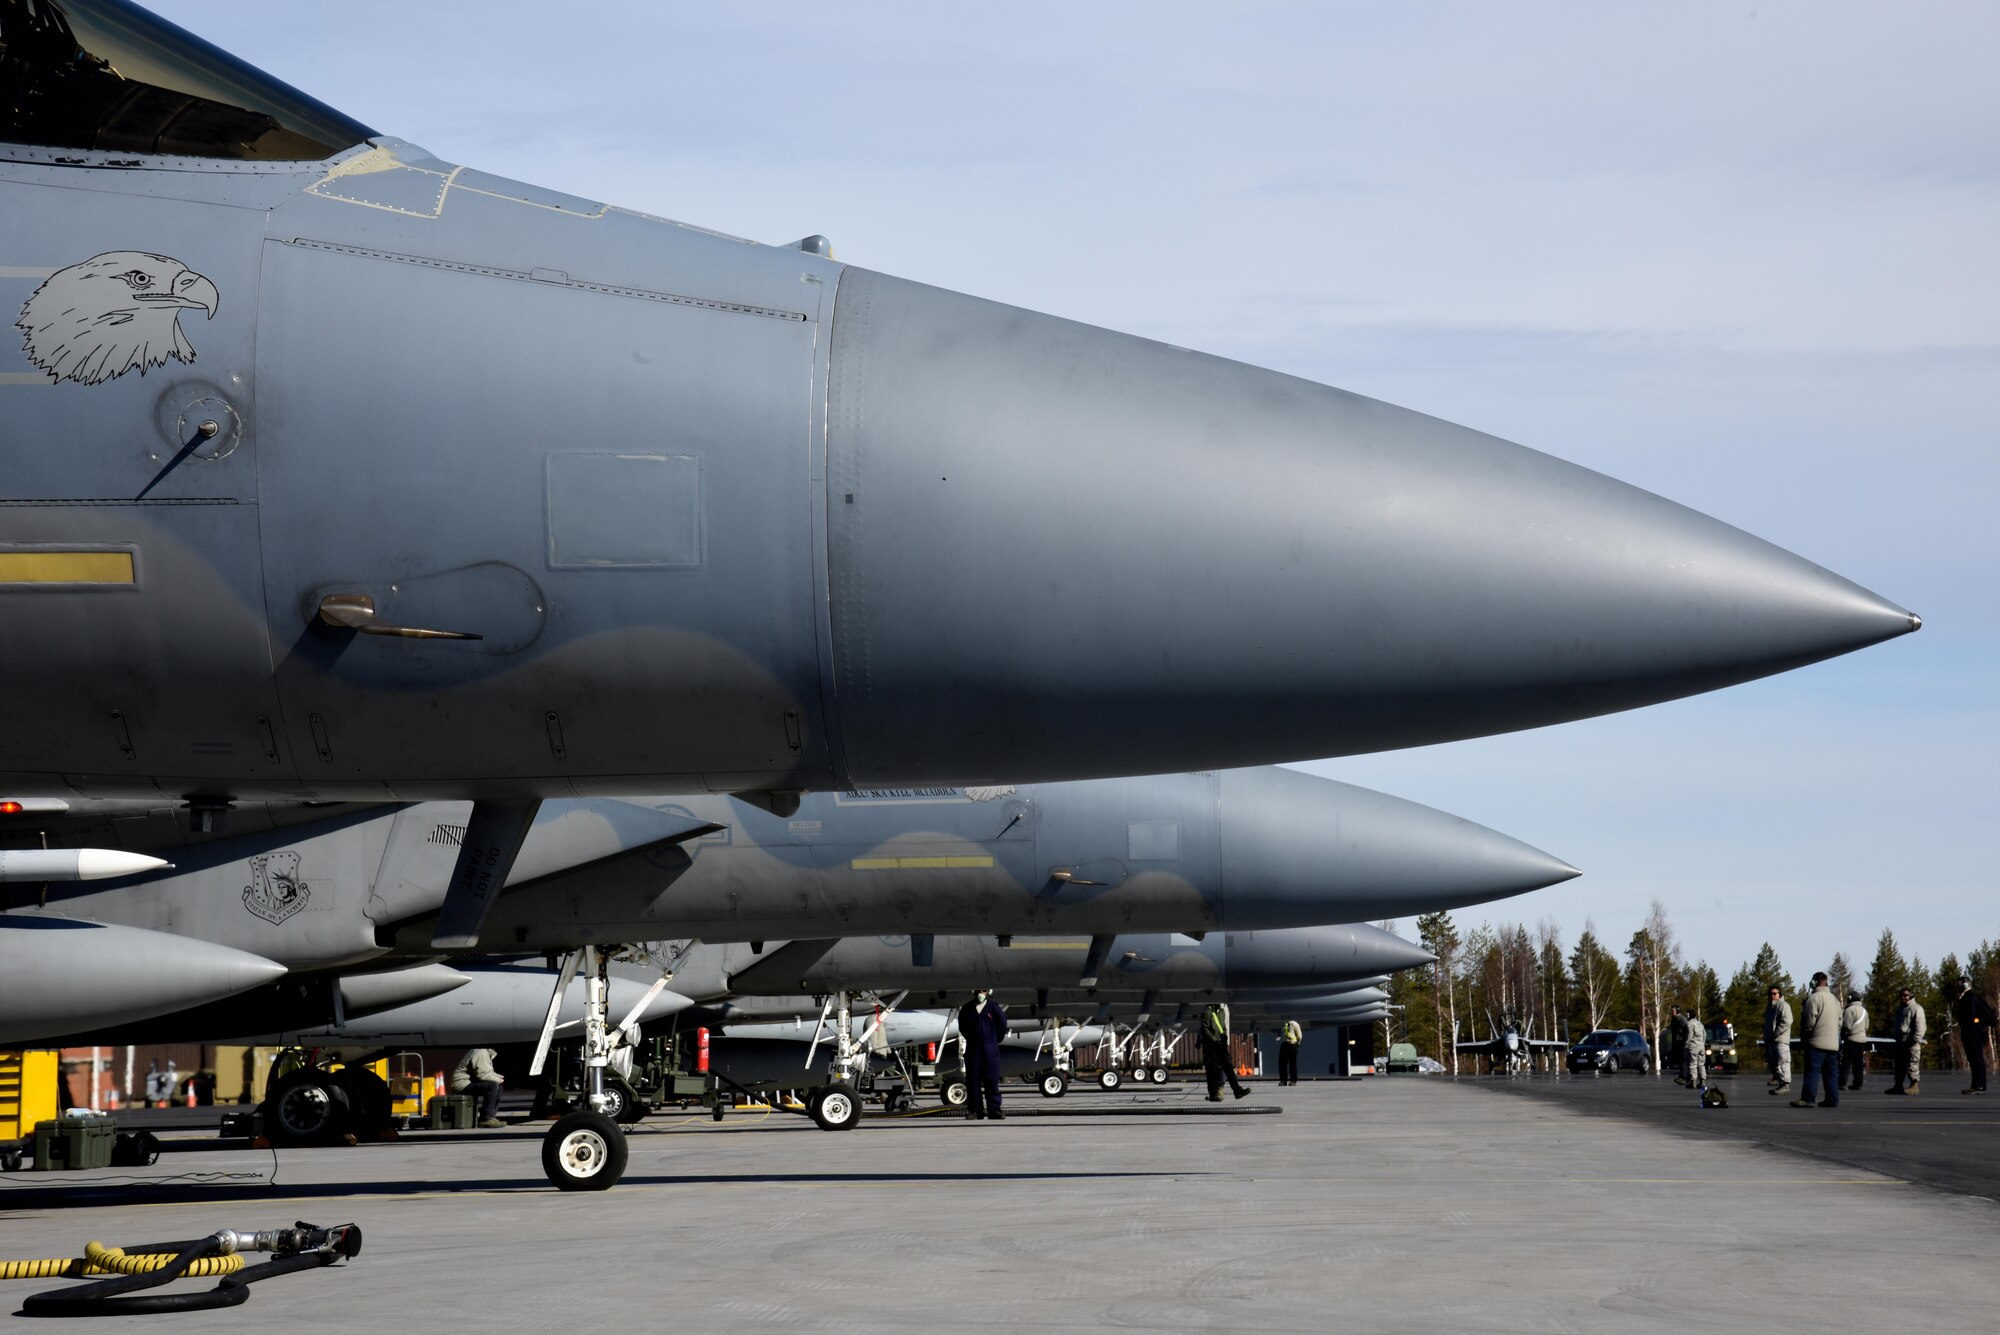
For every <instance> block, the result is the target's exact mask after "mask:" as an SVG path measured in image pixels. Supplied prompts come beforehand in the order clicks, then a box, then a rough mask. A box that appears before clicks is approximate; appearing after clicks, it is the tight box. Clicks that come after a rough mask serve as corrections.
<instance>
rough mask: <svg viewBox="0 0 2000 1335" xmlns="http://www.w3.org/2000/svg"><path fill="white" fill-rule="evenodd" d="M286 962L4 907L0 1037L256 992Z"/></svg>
mask: <svg viewBox="0 0 2000 1335" xmlns="http://www.w3.org/2000/svg"><path fill="white" fill-rule="evenodd" d="M284 973H285V966H284V965H282V964H279V963H276V962H275V961H272V960H268V959H264V958H262V957H260V956H257V955H252V954H250V953H248V952H247V951H241V950H234V949H231V948H230V947H228V946H221V945H216V944H214V943H212V942H208V941H198V940H192V939H190V938H187V937H180V936H169V935H167V934H166V933H164V932H150V931H145V930H143V929H141V928H136V927H118V926H112V925H110V924H106V923H97V922H84V921H79V920H77V919H73V918H60V917H49V916H44V915H41V914H31V913H4V914H0V1043H33V1042H36V1041H38V1040H41V1039H45V1038H47V1037H48V1036H49V1035H52V1034H64V1033H72V1032H78V1031H82V1030H87V1029H93V1028H97V1027H101V1026H105V1025H114V1024H119V1023H122V1022H125V1021H128V1020H136V1019H142V1018H144V1017H146V1016H149V1015H156V1014H159V1013H161V1012H164V1011H173V1010H180V1009H183V1008H186V1007H192V1006H198V1005H201V1004H203V1003H205V1002H211V1001H216V1000H219V999H221V998H224V997H231V996H235V995H237V994H238V993H242V992H247V991H250V990H251V989H253V988H256V987H258V986H261V985H263V984H266V983H269V982H271V981H273V980H275V979H277V978H279V977H282V976H283V975H284Z"/></svg>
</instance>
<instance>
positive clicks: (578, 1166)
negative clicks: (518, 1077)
mask: <svg viewBox="0 0 2000 1335" xmlns="http://www.w3.org/2000/svg"><path fill="white" fill-rule="evenodd" d="M626 1154H627V1150H626V1145H625V1133H624V1132H623V1131H620V1130H619V1129H618V1123H616V1122H614V1121H612V1120H611V1119H610V1118H609V1117H606V1116H605V1115H604V1114H602V1113H594V1112H573V1113H570V1114H569V1115H568V1116H566V1117H562V1118H559V1119H557V1121H556V1124H555V1125H554V1126H552V1127H550V1128H549V1133H548V1135H546V1136H544V1137H542V1171H543V1172H544V1173H546V1174H548V1179H549V1181H551V1182H553V1183H555V1184H556V1186H557V1187H558V1188H560V1189H561V1190H563V1191H604V1190H606V1189H607V1188H609V1187H611V1186H613V1185H615V1184H616V1183H617V1181H618V1179H619V1178H621V1177H623V1176H625V1159H626Z"/></svg>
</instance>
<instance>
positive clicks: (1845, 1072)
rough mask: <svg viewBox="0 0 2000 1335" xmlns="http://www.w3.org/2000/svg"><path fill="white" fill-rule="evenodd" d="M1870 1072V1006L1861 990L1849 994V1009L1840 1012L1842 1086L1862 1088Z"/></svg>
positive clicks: (1844, 1087) (1845, 1087) (1843, 1087)
mask: <svg viewBox="0 0 2000 1335" xmlns="http://www.w3.org/2000/svg"><path fill="white" fill-rule="evenodd" d="M1867 1073H1868V1008H1867V1007H1866V1006H1864V1005H1862V1004H1861V994H1860V993H1859V992H1849V993H1848V994H1847V1009H1846V1010H1844V1011H1842V1012H1841V1013H1840V1087H1841V1088H1842V1089H1859V1088H1861V1077H1862V1076H1864V1075H1866V1074H1867Z"/></svg>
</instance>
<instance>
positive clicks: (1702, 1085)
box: [1681, 1006, 1708, 1089]
mask: <svg viewBox="0 0 2000 1335" xmlns="http://www.w3.org/2000/svg"><path fill="white" fill-rule="evenodd" d="M1681 1078H1682V1079H1683V1080H1685V1081H1686V1082H1687V1087H1688V1088H1689V1089H1706V1088H1708V1026H1707V1025H1705V1024H1703V1023H1702V1022H1701V1017H1700V1016H1699V1015H1696V1014H1695V1013H1694V1007H1692V1006H1690V1007H1688V1013H1687V1046H1686V1047H1684V1048H1683V1049H1681Z"/></svg>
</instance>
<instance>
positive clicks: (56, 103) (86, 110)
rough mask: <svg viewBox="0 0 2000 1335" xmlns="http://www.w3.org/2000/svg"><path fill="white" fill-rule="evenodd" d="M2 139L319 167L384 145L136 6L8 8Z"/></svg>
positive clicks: (0, 90)
mask: <svg viewBox="0 0 2000 1335" xmlns="http://www.w3.org/2000/svg"><path fill="white" fill-rule="evenodd" d="M0 117H4V123H0V141H4V142H7V143H15V144H32V145H36V146H39V147H45V148H85V149H103V150H108V151H112V152H123V153H142V154H156V153H166V154H176V155H184V156H188V157H199V158H235V159H260V160H265V161H292V162H297V161H318V160H319V159H321V158H328V157H331V156H333V155H334V154H336V153H338V152H340V151H342V150H343V149H347V148H352V147H353V146H354V145H356V144H358V143H360V142H362V141H363V140H365V139H368V138H370V137H372V136H373V135H374V133H375V132H374V131H373V130H371V129H369V128H368V127H367V126H365V125H362V124H361V123H360V122H358V121H354V120H350V119H349V118H348V117H346V116H343V115H341V114H340V113H339V112H337V111H335V110H334V109H333V108H332V107H329V106H327V105H325V104H324V103H321V102H316V101H314V100H313V99H312V98H310V97H307V96H306V95H305V94H304V93H301V92H300V91H299V90H298V89H296V88H293V87H291V86H290V85H289V84H283V83H280V82H278V81H277V80H276V79H273V78H272V77H271V76H270V75H268V74H265V73H264V72H263V71H262V70H258V69H254V68H252V67H251V66H249V65H246V64H244V63H243V62H242V61H240V60H238V59H237V58H236V57H234V56H232V55H230V54H229V53H228V52H226V51H222V50H219V49H217V48H216V47H213V46H210V45H209V44H208V43H207V42H204V41H202V40H201V38H199V37H196V36H195V35H194V34H193V33H190V32H188V31H186V30H185V29H182V28H177V27H175V26H174V25H173V24H171V23H168V22H167V21H166V20H165V19H162V18H159V17H158V16H156V15H153V14H149V13H147V12H146V11H145V10H143V9H140V8H139V7H138V6H136V5H132V4H128V3H126V2H125V0H0Z"/></svg>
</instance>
